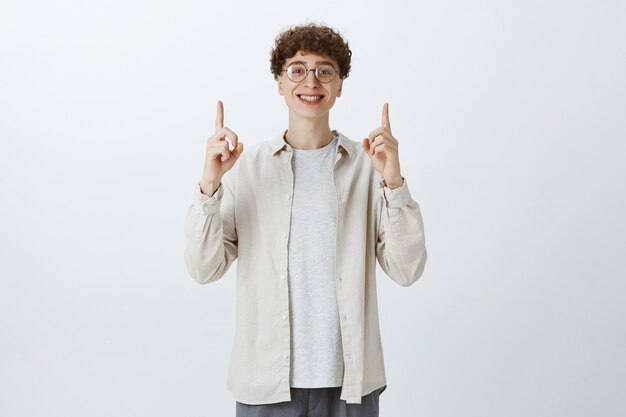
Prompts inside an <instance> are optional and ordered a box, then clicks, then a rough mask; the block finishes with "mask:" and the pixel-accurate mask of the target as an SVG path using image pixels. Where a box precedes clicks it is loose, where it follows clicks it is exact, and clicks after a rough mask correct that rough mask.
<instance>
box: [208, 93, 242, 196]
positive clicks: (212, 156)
mask: <svg viewBox="0 0 626 417" xmlns="http://www.w3.org/2000/svg"><path fill="white" fill-rule="evenodd" d="M226 138H228V139H230V141H231V143H232V145H233V149H232V150H231V149H230V147H229V143H228V141H227V140H226ZM242 152H243V143H242V142H239V138H238V137H237V134H236V133H235V132H233V131H232V130H230V129H229V128H227V127H225V126H224V104H223V103H222V102H221V101H219V100H218V102H217V115H216V117H215V133H214V134H213V136H211V137H210V138H209V139H208V140H207V144H206V156H205V160H204V171H203V173H202V180H201V181H200V188H201V189H202V192H203V193H204V194H208V195H211V194H213V192H214V191H215V190H216V189H217V187H218V186H219V184H220V181H221V180H222V177H223V176H224V174H225V173H226V172H227V171H228V170H229V169H231V168H232V167H233V166H234V165H235V162H237V159H239V156H241V153H242Z"/></svg>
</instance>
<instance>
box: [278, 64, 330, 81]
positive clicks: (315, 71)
mask: <svg viewBox="0 0 626 417" xmlns="http://www.w3.org/2000/svg"><path fill="white" fill-rule="evenodd" d="M292 65H302V66H303V67H304V70H305V71H306V72H305V74H304V78H302V79H301V80H299V81H295V80H294V79H292V78H291V77H290V76H289V74H290V71H289V68H291V66H292ZM324 65H328V66H329V67H331V68H332V69H333V71H334V72H335V73H334V74H333V78H331V79H330V80H328V81H322V80H320V77H319V76H318V70H319V68H320V67H321V66H324ZM311 71H313V73H314V74H315V78H316V79H317V81H319V82H321V83H324V84H326V83H329V82H331V81H333V80H334V79H335V77H336V76H337V74H338V73H339V71H337V69H336V68H335V66H334V65H333V64H331V63H330V62H324V63H322V64H319V65H318V66H317V67H315V68H311V69H309V68H307V67H306V65H305V64H303V63H302V62H292V63H291V64H289V65H288V66H287V69H284V70H282V71H281V72H286V73H287V78H289V79H290V80H291V81H293V82H294V83H300V82H302V81H304V80H306V77H308V76H309V72H311Z"/></svg>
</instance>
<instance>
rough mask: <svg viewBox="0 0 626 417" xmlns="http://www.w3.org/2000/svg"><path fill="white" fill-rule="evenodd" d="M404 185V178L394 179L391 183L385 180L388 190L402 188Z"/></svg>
mask: <svg viewBox="0 0 626 417" xmlns="http://www.w3.org/2000/svg"><path fill="white" fill-rule="evenodd" d="M402 184H404V178H403V177H399V178H394V179H393V180H391V181H387V180H386V179H385V185H386V186H387V188H391V189H392V190H393V189H396V188H400V187H402Z"/></svg>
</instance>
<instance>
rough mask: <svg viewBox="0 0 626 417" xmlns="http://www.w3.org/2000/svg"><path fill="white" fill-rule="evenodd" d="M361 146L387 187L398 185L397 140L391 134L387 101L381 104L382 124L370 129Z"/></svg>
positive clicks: (400, 183)
mask: <svg viewBox="0 0 626 417" xmlns="http://www.w3.org/2000/svg"><path fill="white" fill-rule="evenodd" d="M362 147H363V151H365V152H366V153H367V155H368V156H369V157H370V160H371V161H372V165H373V166H374V169H375V170H376V171H378V172H380V173H381V174H382V176H383V178H384V180H385V183H386V184H387V186H388V187H389V188H398V187H400V186H401V185H402V174H401V173H400V159H399V156H398V141H397V140H396V139H395V138H394V137H393V135H392V134H391V124H390V123H389V104H388V103H385V104H384V105H383V117H382V126H380V127H378V128H376V129H374V130H372V131H371V132H370V134H369V135H368V137H366V138H365V139H363V144H362Z"/></svg>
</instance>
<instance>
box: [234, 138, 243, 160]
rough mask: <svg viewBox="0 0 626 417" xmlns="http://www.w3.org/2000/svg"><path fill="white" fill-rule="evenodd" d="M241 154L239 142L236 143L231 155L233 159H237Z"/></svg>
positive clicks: (241, 147)
mask: <svg viewBox="0 0 626 417" xmlns="http://www.w3.org/2000/svg"><path fill="white" fill-rule="evenodd" d="M242 152H243V142H239V143H237V146H236V147H235V149H233V150H232V154H233V156H234V157H235V159H238V158H239V157H240V156H241V153H242Z"/></svg>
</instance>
